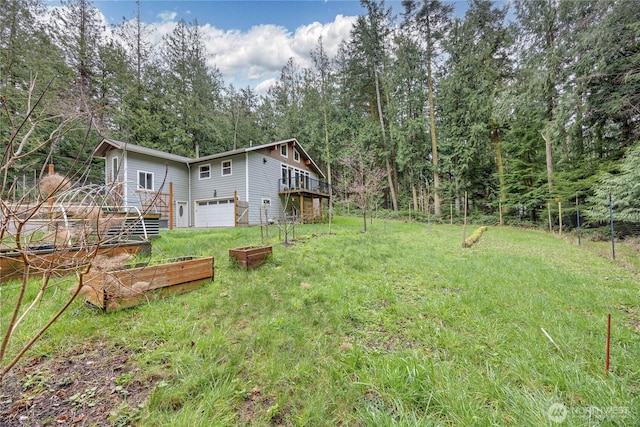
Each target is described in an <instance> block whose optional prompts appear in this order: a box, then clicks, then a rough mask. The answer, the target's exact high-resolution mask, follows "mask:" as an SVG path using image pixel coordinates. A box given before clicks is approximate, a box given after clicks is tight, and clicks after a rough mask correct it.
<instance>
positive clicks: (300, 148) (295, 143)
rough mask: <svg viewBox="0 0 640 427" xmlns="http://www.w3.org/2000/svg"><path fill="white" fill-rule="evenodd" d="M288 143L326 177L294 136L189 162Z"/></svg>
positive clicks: (193, 160) (193, 161)
mask: <svg viewBox="0 0 640 427" xmlns="http://www.w3.org/2000/svg"><path fill="white" fill-rule="evenodd" d="M289 143H293V145H294V147H296V149H297V150H298V152H300V155H301V156H302V157H303V158H304V159H308V160H309V162H311V167H312V168H313V169H315V171H316V172H317V173H318V174H319V175H320V176H321V177H322V178H326V176H325V175H324V173H323V172H322V170H321V169H320V168H319V167H318V165H317V164H316V162H314V161H313V159H312V158H311V156H309V154H308V153H307V152H306V151H305V149H304V148H302V145H300V143H299V142H298V140H297V139H295V138H289V139H284V140H282V141H275V142H270V143H268V144H262V145H256V146H252V147H245V148H238V149H237V150H231V151H225V152H223V153H218V154H212V155H210V156H204V157H199V158H197V159H190V160H189V163H191V164H193V163H199V162H202V161H207V160H213V159H219V158H222V157H228V156H233V155H235V154H242V153H248V152H250V151H259V150H262V149H264V148H271V147H275V146H279V145H281V144H289Z"/></svg>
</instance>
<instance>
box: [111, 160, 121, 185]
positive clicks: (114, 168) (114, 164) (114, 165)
mask: <svg viewBox="0 0 640 427" xmlns="http://www.w3.org/2000/svg"><path fill="white" fill-rule="evenodd" d="M118 169H119V166H118V156H114V157H113V158H112V159H111V182H118V172H119V170H118Z"/></svg>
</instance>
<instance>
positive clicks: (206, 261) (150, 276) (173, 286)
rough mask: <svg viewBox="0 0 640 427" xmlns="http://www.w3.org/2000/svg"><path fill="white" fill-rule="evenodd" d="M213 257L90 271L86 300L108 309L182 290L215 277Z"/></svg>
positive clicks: (86, 277) (117, 308)
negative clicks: (105, 270)
mask: <svg viewBox="0 0 640 427" xmlns="http://www.w3.org/2000/svg"><path fill="white" fill-rule="evenodd" d="M213 264H214V260H213V257H206V258H194V257H185V258H181V259H179V260H176V261H175V262H170V263H167V264H158V265H149V266H145V267H137V268H127V269H122V270H114V271H108V272H99V273H89V274H88V275H86V276H85V283H84V286H83V288H82V290H81V293H82V294H84V297H85V299H86V300H87V302H90V303H91V304H93V305H95V306H97V307H99V308H101V309H103V310H105V311H107V312H109V311H114V310H120V309H123V308H127V307H132V306H134V305H137V304H140V303H142V302H146V301H149V299H150V298H151V297H164V296H167V295H174V294H181V293H183V292H187V291H191V290H193V289H196V288H199V287H200V286H202V285H203V284H205V283H207V282H210V281H212V280H213V277H214V269H213Z"/></svg>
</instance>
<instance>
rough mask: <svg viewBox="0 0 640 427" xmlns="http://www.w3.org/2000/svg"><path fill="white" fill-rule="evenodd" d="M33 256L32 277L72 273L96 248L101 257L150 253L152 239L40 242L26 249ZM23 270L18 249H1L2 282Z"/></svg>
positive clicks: (18, 274)
mask: <svg viewBox="0 0 640 427" xmlns="http://www.w3.org/2000/svg"><path fill="white" fill-rule="evenodd" d="M25 251H27V252H28V254H29V256H30V258H31V267H32V268H31V270H30V273H29V276H30V277H40V276H42V274H43V271H46V270H55V272H56V274H55V275H56V276H63V275H65V274H69V273H73V272H75V271H77V270H78V269H80V268H83V267H82V266H83V265H84V264H85V263H86V261H87V258H88V257H89V254H90V253H91V252H93V251H97V254H98V255H102V256H109V257H113V256H117V255H121V254H130V255H139V256H150V255H151V242H148V241H141V240H131V241H127V242H116V243H111V244H105V245H100V246H98V247H96V246H92V245H90V246H89V247H78V248H74V247H71V248H55V247H54V246H53V245H41V246H40V247H38V248H31V249H25ZM23 273H24V263H23V261H22V256H21V254H20V252H18V251H15V250H13V251H11V250H2V251H0V283H3V282H6V281H8V280H13V279H21V278H22V274H23Z"/></svg>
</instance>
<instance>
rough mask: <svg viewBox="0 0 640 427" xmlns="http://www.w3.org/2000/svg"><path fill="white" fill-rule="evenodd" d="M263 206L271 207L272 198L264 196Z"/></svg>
mask: <svg viewBox="0 0 640 427" xmlns="http://www.w3.org/2000/svg"><path fill="white" fill-rule="evenodd" d="M262 206H263V207H264V206H266V207H268V208H270V207H271V199H270V198H269V197H263V198H262Z"/></svg>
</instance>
